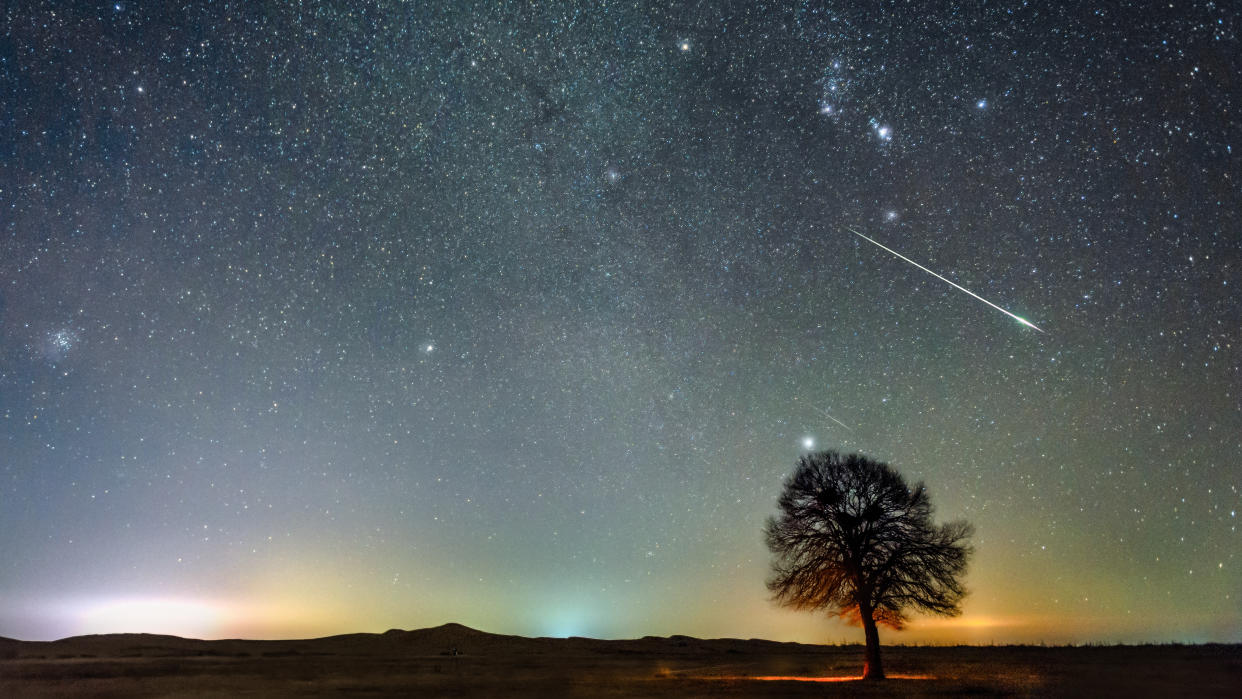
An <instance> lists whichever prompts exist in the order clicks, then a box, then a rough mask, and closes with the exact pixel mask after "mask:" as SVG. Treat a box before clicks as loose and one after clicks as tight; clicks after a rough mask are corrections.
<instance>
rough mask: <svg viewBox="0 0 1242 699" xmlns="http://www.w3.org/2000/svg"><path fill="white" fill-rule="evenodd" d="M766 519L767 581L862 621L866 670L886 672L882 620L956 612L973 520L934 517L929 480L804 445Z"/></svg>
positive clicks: (776, 590) (801, 600) (790, 598)
mask: <svg viewBox="0 0 1242 699" xmlns="http://www.w3.org/2000/svg"><path fill="white" fill-rule="evenodd" d="M778 507H779V509H780V515H779V516H778V517H770V518H768V521H767V526H766V527H765V531H764V533H765V537H766V540H767V545H768V548H769V549H770V550H771V551H772V553H773V554H774V558H773V561H772V575H771V577H770V578H769V579H768V583H767V584H768V589H769V590H771V591H772V594H773V598H774V599H775V601H776V602H778V603H780V604H782V605H785V606H789V607H792V608H795V609H824V610H826V611H828V612H829V613H832V614H836V615H839V616H842V617H844V618H846V619H848V620H850V621H852V622H854V623H857V624H859V625H861V626H862V627H863V629H864V631H865V633H866V640H867V669H866V671H865V673H864V674H865V676H866V677H869V678H882V677H883V676H884V673H883V669H882V666H881V665H880V656H879V635H878V632H877V631H876V624H884V625H886V626H889V627H891V628H894V629H900V628H902V626H903V625H904V624H905V622H906V620H907V619H908V613H909V611H919V612H926V613H931V614H942V615H948V616H953V615H957V614H960V613H961V608H960V604H961V601H962V599H963V597H964V596H965V595H966V589H965V588H964V587H963V585H962V583H961V577H962V575H963V574H964V573H965V571H966V564H967V560H968V559H969V557H970V554H971V549H970V547H969V546H968V545H967V543H966V542H967V540H968V539H969V538H970V536H971V535H972V533H973V528H972V527H971V525H970V524H968V523H967V522H965V521H955V522H949V523H947V524H943V525H939V526H937V525H935V524H934V523H933V522H932V505H931V500H930V499H929V498H928V495H927V489H926V488H925V486H924V485H923V483H921V482H920V483H917V484H915V485H914V487H910V486H909V485H907V484H906V481H905V479H904V478H902V476H901V474H900V473H898V472H897V471H896V470H894V469H893V468H891V467H890V466H889V465H888V464H885V463H881V462H878V461H874V460H872V459H869V458H867V457H865V456H861V455H859V454H849V455H846V456H842V455H840V454H838V453H837V452H834V451H823V452H817V453H811V454H805V455H803V456H802V457H801V458H799V460H798V465H797V468H796V469H795V470H794V473H793V475H791V476H790V477H789V478H788V479H787V480H786V481H785V488H784V491H783V492H782V493H781V496H780V500H779V501H778Z"/></svg>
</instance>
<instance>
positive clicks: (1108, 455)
mask: <svg viewBox="0 0 1242 699" xmlns="http://www.w3.org/2000/svg"><path fill="white" fill-rule="evenodd" d="M2 12H3V16H4V20H5V23H4V26H5V29H4V34H3V41H2V42H0V95H2V97H3V99H0V125H2V126H3V128H2V129H0V156H2V157H0V207H2V208H0V211H2V214H0V550H3V551H4V552H5V555H4V557H3V563H2V564H0V598H3V599H5V600H7V602H6V604H4V605H0V635H2V636H12V637H21V638H52V637H57V636H63V635H69V634H71V633H81V632H86V631H120V630H141V629H120V628H115V626H116V625H117V624H121V623H123V622H122V621H118V619H125V618H134V619H149V620H156V619H159V620H161V621H170V622H171V623H170V625H169V627H168V628H161V630H164V631H166V632H172V633H187V634H193V635H217V636H224V635H250V636H257V637H275V636H298V635H314V634H326V633H337V632H347V631H367V630H370V631H376V630H383V629H385V628H389V627H394V626H399V627H404V628H413V627H419V626H428V625H433V624H438V623H442V622H445V621H458V622H462V623H467V624H470V625H472V626H477V627H481V628H486V629H488V630H492V631H499V632H508V633H521V634H527V635H568V634H579V635H596V636H607V637H618V636H639V635H644V634H652V633H660V634H670V633H687V634H694V635H701V636H710V635H728V636H740V637H751V636H766V637H772V638H782V639H798V640H811V641H824V640H829V641H837V640H840V639H842V638H850V637H852V636H853V635H854V633H855V632H854V631H851V630H849V629H847V628H845V627H840V626H837V625H836V624H837V622H832V621H825V620H824V619H823V618H822V617H816V616H815V615H807V614H796V613H792V612H787V611H782V610H779V609H776V608H774V607H773V606H772V605H771V604H770V603H769V602H768V600H767V598H766V590H765V588H764V585H763V580H764V577H765V575H766V567H767V562H768V554H767V552H766V550H765V549H764V548H763V543H762V540H761V535H760V532H761V528H762V524H763V521H764V518H765V517H766V516H768V515H770V514H772V513H773V512H774V511H775V510H774V503H775V498H776V497H777V495H778V494H779V491H780V487H781V482H782V479H783V478H784V477H785V475H787V474H788V473H789V472H790V471H791V469H792V467H793V464H794V460H795V459H796V457H797V455H798V454H799V453H800V452H801V451H803V450H806V449H820V448H834V449H839V450H844V451H861V452H863V453H866V454H868V455H870V456H872V457H875V458H878V459H881V460H884V461H887V462H889V463H891V464H893V465H894V466H895V467H897V468H898V469H899V470H901V471H902V472H903V473H905V474H906V475H907V476H909V477H910V478H911V479H913V480H925V481H926V482H927V484H928V486H929V488H930V490H931V493H932V497H933V501H934V502H935V503H936V504H937V506H938V508H939V510H938V511H939V513H940V516H942V517H944V518H957V517H965V518H967V519H969V520H971V521H972V522H973V523H974V524H975V526H976V529H977V531H978V535H977V536H976V539H975V546H976V550H977V552H976V555H975V558H974V560H973V564H972V568H971V572H970V576H969V579H968V580H967V584H968V586H969V587H970V588H971V590H972V591H973V594H972V596H971V597H970V598H969V599H968V600H967V603H966V609H965V611H966V613H965V615H964V616H963V617H962V618H961V619H957V620H949V621H934V620H933V621H926V622H922V623H921V624H919V623H916V624H915V625H914V627H913V628H912V629H911V630H910V631H908V632H906V635H905V637H904V640H909V641H919V640H933V641H952V642H988V641H997V642H1001V641H1015V642H1017V641H1022V642H1035V641H1041V640H1046V641H1049V642H1064V641H1132V642H1133V641H1168V640H1181V641H1209V640H1210V641H1234V642H1237V641H1239V640H1242V636H1240V635H1239V634H1240V633H1242V615H1240V613H1239V609H1242V607H1240V606H1239V598H1240V596H1242V572H1240V570H1242V569H1240V567H1239V566H1242V560H1239V558H1238V556H1237V553H1236V551H1238V550H1242V549H1240V542H1242V537H1240V535H1239V532H1238V530H1237V525H1238V520H1237V515H1236V513H1237V510H1238V509H1242V492H1240V491H1239V489H1240V488H1242V463H1240V462H1239V456H1238V455H1239V454H1242V348H1240V347H1239V343H1240V342H1242V338H1240V337H1239V332H1240V329H1242V303H1239V301H1238V297H1237V295H1236V294H1237V291H1236V290H1237V287H1238V286H1239V285H1240V284H1242V280H1240V279H1239V269H1240V267H1239V263H1240V260H1242V235H1240V234H1239V221H1238V212H1239V210H1240V204H1242V202H1240V201H1239V176H1240V174H1242V173H1240V172H1239V159H1238V155H1237V154H1235V153H1234V152H1233V151H1234V149H1235V147H1239V146H1240V145H1242V138H1240V136H1242V132H1240V130H1239V127H1238V119H1239V117H1238V108H1239V105H1238V103H1237V101H1238V94H1239V93H1238V91H1237V89H1236V82H1237V78H1236V76H1237V75H1238V74H1239V73H1240V69H1242V66H1240V65H1239V56H1242V50H1240V47H1239V45H1238V37H1237V26H1238V22H1239V14H1238V12H1237V11H1236V10H1234V9H1231V8H1230V6H1229V5H1228V4H1227V3H1211V2H1206V3H1186V4H1184V5H1178V6H1177V7H1172V6H1170V7H1161V8H1152V7H1149V6H1147V5H1146V4H1134V5H1133V6H1128V5H1127V3H1122V4H1121V5H1118V4H1117V3H1065V4H1057V3H1053V4H1051V5H1049V4H1047V3H1025V2H1021V1H1018V0H1015V1H1012V2H998V3H987V4H984V5H979V6H972V7H970V8H966V7H949V6H946V7H943V8H939V7H937V8H935V9H929V8H921V9H920V10H918V11H915V10H914V9H913V8H911V7H910V6H907V5H906V4H904V3H896V2H893V3H887V2H885V3H879V4H878V5H877V4H875V3H854V4H833V3H817V2H804V3H749V2H748V3H704V4H699V5H697V6H695V7H693V8H690V7H683V6H681V5H677V4H663V3H632V4H613V3H587V2H579V3H547V4H543V5H540V4H535V5H532V4H529V3H520V2H489V3H456V2H454V3H388V2H340V3H322V4H314V5H305V4H302V5H299V4H283V3H275V4H271V3H269V4H258V3H245V2H222V3H206V4H188V5H183V6H176V5H165V4H160V3H154V4H151V3H147V4H142V5H139V4H136V3H116V4H104V5H88V4H84V3H53V2H48V3H41V2H26V3H16V4H13V5H11V6H6V8H5V9H4V10H3V11H2ZM847 227H854V228H856V229H857V230H859V231H861V232H863V233H865V234H867V235H868V236H871V237H874V238H875V239H877V240H879V241H880V242H882V243H883V244H884V245H886V246H889V247H891V248H892V249H894V250H896V251H899V252H901V253H902V254H903V255H908V256H909V257H910V258H911V259H914V260H917V261H918V262H919V263H920V264H923V265H926V266H927V268H928V269H932V270H935V271H936V272H937V273H938V274H941V275H944V277H945V278H948V279H952V280H953V281H954V283H956V284H960V285H961V286H962V287H965V288H967V289H970V290H971V291H973V292H975V293H978V294H979V295H980V296H982V297H984V298H987V299H988V300H989V301H994V302H995V303H997V304H998V305H1000V306H1003V307H1004V308H1005V309H1008V310H1010V311H1012V312H1013V313H1015V314H1017V315H1018V316H1021V317H1022V318H1026V319H1029V320H1030V321H1031V322H1032V323H1035V324H1036V325H1038V326H1039V328H1041V329H1043V330H1044V331H1045V333H1044V334H1041V333H1039V332H1036V331H1034V330H1032V329H1030V328H1027V327H1024V326H1022V325H1021V324H1019V323H1017V322H1015V321H1013V320H1012V319H1011V318H1007V317H1005V316H1004V315H1003V314H1001V313H998V312H996V311H995V310H993V309H991V308H988V307H987V306H985V305H983V304H980V303H978V302H977V301H975V300H973V299H971V298H970V297H968V296H966V295H964V294H962V293H960V292H959V291H957V290H955V289H953V288H952V287H950V286H948V285H946V284H944V283H943V282H942V281H940V280H938V279H936V278H934V277H932V276H931V275H928V274H926V273H925V272H923V271H920V270H919V269H917V268H914V267H912V266H911V265H908V264H905V263H904V262H902V261H901V260H899V259H895V258H894V257H893V256H892V255H889V254H887V253H885V252H884V251H882V250H879V249H877V248H876V247H875V246H872V245H869V244H868V243H867V242H865V241H863V240H860V239H859V238H858V237H857V236H855V235H853V234H851V233H850V232H849V230H848V229H847ZM118 609H119V610H122V611H121V612H119V613H118V612H116V610H118ZM134 610H139V611H134ZM141 610H147V611H141ZM151 610H154V611H151ZM168 610H173V611H168ZM176 610H188V611H184V616H185V621H184V623H183V624H182V625H181V626H178V625H177V624H178V618H179V617H178V616H177V615H178V614H180V613H181V612H177V611H176ZM134 623H138V622H134ZM152 623H153V622H152ZM105 627H106V628H105Z"/></svg>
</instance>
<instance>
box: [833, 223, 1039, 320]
mask: <svg viewBox="0 0 1242 699" xmlns="http://www.w3.org/2000/svg"><path fill="white" fill-rule="evenodd" d="M845 228H846V229H847V230H849V232H850V233H853V234H854V235H856V236H858V237H859V238H862V239H863V240H865V241H867V242H868V243H871V244H872V245H874V246H876V247H878V248H880V249H881V250H884V251H887V252H890V253H892V254H894V255H896V256H897V257H900V258H901V259H903V260H905V261H906V262H909V263H910V264H912V265H914V266H915V267H918V268H919V269H921V270H923V271H924V272H927V273H928V274H930V275H932V276H933V277H935V278H937V279H939V280H940V281H942V282H945V283H947V284H950V285H952V286H953V287H954V288H955V289H960V290H961V291H965V292H966V293H968V294H970V295H971V296H973V297H975V298H977V299H979V300H980V301H982V302H984V303H986V304H987V305H989V306H991V307H992V308H995V309H996V310H998V311H1000V312H1001V313H1004V314H1005V315H1007V316H1009V317H1010V318H1013V319H1014V320H1016V321H1018V322H1019V323H1021V324H1023V325H1025V326H1027V327H1028V328H1031V329H1033V330H1038V331H1039V332H1041V333H1044V334H1045V335H1047V334H1048V333H1046V332H1044V331H1043V330H1041V329H1040V328H1039V326H1038V325H1035V324H1034V323H1032V322H1031V321H1029V320H1027V319H1026V318H1023V317H1021V316H1018V315H1014V314H1013V313H1010V312H1009V311H1006V310H1005V309H1003V308H1001V307H1000V306H997V305H996V304H994V303H992V302H991V301H989V300H987V299H985V298H983V297H982V296H980V295H979V294H976V293H975V292H973V291H971V290H970V289H967V288H966V287H964V286H962V285H961V284H958V283H956V282H954V281H953V280H951V279H946V278H944V277H942V276H940V275H939V274H936V273H935V272H933V271H931V270H930V269H928V268H926V267H924V266H923V265H921V264H919V263H917V262H915V261H914V260H911V259H910V258H908V257H906V256H905V255H903V254H901V253H899V252H897V251H896V250H894V249H892V248H890V247H887V246H885V245H884V244H882V243H879V242H877V241H874V240H872V239H870V238H868V237H867V236H865V235H863V234H862V233H859V232H858V231H856V230H854V229H853V228H850V227H849V226H846V227H845Z"/></svg>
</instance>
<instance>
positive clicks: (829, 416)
mask: <svg viewBox="0 0 1242 699" xmlns="http://www.w3.org/2000/svg"><path fill="white" fill-rule="evenodd" d="M811 407H812V408H814V409H815V410H818V411H819V414H820V415H823V416H824V417H826V418H828V419H829V420H832V421H833V422H835V423H837V424H838V425H840V426H842V427H844V428H845V429H847V430H849V431H850V432H853V431H854V428H853V427H850V426H849V425H847V424H845V423H844V422H841V421H840V420H838V419H836V418H835V417H833V416H831V415H829V414H828V411H827V410H824V409H823V408H821V407H819V406H818V405H812V406H811Z"/></svg>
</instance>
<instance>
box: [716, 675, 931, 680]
mask: <svg viewBox="0 0 1242 699" xmlns="http://www.w3.org/2000/svg"><path fill="white" fill-rule="evenodd" d="M885 678H886V679H890V680H934V679H936V677H935V675H885ZM699 679H709V680H713V679H714V680H754V681H759V682H861V681H862V680H863V676H862V675H858V676H854V675H848V676H837V677H810V676H806V675H759V676H753V677H752V676H739V677H703V678H699Z"/></svg>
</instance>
